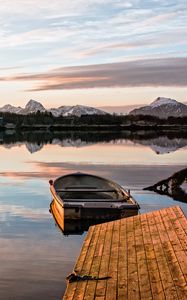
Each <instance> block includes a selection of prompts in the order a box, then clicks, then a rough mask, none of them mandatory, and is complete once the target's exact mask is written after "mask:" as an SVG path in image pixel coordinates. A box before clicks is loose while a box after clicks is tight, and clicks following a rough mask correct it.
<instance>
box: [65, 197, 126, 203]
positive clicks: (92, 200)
mask: <svg viewBox="0 0 187 300" xmlns="http://www.w3.org/2000/svg"><path fill="white" fill-rule="evenodd" d="M63 202H64V203H65V202H84V203H86V202H94V203H96V202H99V203H101V202H111V203H118V202H123V203H124V202H127V201H126V199H123V198H122V199H106V198H103V199H71V198H70V199H64V198H63Z"/></svg>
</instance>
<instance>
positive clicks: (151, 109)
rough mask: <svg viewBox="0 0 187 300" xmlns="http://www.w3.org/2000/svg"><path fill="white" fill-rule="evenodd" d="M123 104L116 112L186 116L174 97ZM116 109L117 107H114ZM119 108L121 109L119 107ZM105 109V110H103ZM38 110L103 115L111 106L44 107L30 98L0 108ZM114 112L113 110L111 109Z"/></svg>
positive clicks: (185, 109) (23, 111) (186, 110)
mask: <svg viewBox="0 0 187 300" xmlns="http://www.w3.org/2000/svg"><path fill="white" fill-rule="evenodd" d="M124 107H125V106H121V107H118V108H119V109H118V111H117V114H120V110H121V114H127V113H129V114H131V115H150V116H156V117H159V118H168V117H170V116H173V117H184V116H187V105H186V104H184V103H181V102H178V101H176V100H174V99H170V98H165V97H158V98H157V99H156V100H154V101H153V102H152V103H151V104H150V105H146V106H145V105H144V106H141V107H138V108H137V107H136V108H135V109H134V106H133V105H129V106H126V107H127V109H126V110H125V109H123V111H122V108H124ZM115 108H116V109H117V107H115ZM120 108H121V109H120ZM105 109H106V111H105ZM38 111H40V112H51V113H52V115H53V116H55V117H59V116H78V117H80V116H81V115H94V114H96V115H104V114H110V113H112V107H107V106H106V107H101V108H94V107H90V106H84V105H75V106H67V105H66V106H65V105H64V106H60V107H58V108H50V109H46V108H45V107H44V106H43V105H42V104H41V103H40V102H38V101H35V100H30V101H29V102H28V103H27V104H26V106H25V107H24V108H22V107H20V106H18V107H15V106H12V105H10V104H7V105H4V106H3V107H1V108H0V112H10V113H15V114H23V115H27V114H31V113H37V112H38ZM113 112H114V111H113Z"/></svg>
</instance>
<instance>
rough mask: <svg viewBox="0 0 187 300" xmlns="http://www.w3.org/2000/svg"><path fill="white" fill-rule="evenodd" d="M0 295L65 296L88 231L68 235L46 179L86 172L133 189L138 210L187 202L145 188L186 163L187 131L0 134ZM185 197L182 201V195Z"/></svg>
mask: <svg viewBox="0 0 187 300" xmlns="http://www.w3.org/2000/svg"><path fill="white" fill-rule="evenodd" d="M0 154H1V155H0V187H1V188H0V266H1V267H0V299H8V300H10V299H11V300H13V299H14V300H18V299H19V300H22V299H24V300H25V299H26V300H41V299H45V300H51V299H57V300H58V299H59V300H60V299H61V297H62V296H63V293H64V290H65V287H66V282H65V277H66V275H67V274H68V273H70V272H71V270H72V269H73V266H74V264H75V261H76V257H77V256H78V254H79V251H80V248H81V244H82V242H83V239H84V237H85V234H86V232H84V233H82V234H78V235H76V234H74V235H67V236H64V235H63V233H62V232H60V230H59V229H58V228H57V227H56V226H55V222H54V220H53V218H52V216H51V214H50V213H49V206H50V202H51V200H52V199H51V195H50V192H49V184H48V180H49V179H55V178H56V177H58V176H59V175H62V174H66V173H70V172H75V171H83V172H88V173H92V174H96V175H99V176H103V177H106V178H109V179H112V180H114V181H116V182H117V183H119V184H120V185H122V186H124V187H125V188H126V189H130V190H131V194H132V195H133V196H134V198H135V199H136V200H137V201H138V203H139V204H140V206H141V210H140V213H144V212H147V211H152V210H156V209H160V208H163V207H167V206H172V205H180V207H181V208H182V209H183V211H184V212H185V214H187V204H186V203H184V202H180V201H176V200H175V201H174V200H173V199H171V198H169V197H167V196H161V195H157V194H155V193H152V192H148V191H143V190H142V189H143V188H144V187H146V186H149V185H151V184H154V183H156V182H157V181H159V180H161V179H165V178H167V177H169V176H170V175H172V174H173V173H174V172H177V171H179V170H181V169H183V168H186V167H187V137H186V136H185V135H184V136H180V135H177V134H175V135H173V134H168V133H167V134H162V135H160V136H157V135H156V134H154V133H150V134H149V135H145V134H144V133H142V134H139V135H135V134H133V135H132V134H130V133H128V134H125V135H118V134H117V133H116V135H115V134H114V133H103V134H98V133H94V134H93V133H87V134H85V133H84V135H82V134H78V133H71V134H66V135H64V134H60V133H59V134H57V135H50V136H46V135H45V134H43V133H40V134H39V133H38V134H36V135H35V134H32V135H31V134H30V135H29V134H25V135H23V136H22V135H21V136H20V134H15V133H13V132H7V133H6V134H2V133H1V135H0ZM179 200H180V199H179Z"/></svg>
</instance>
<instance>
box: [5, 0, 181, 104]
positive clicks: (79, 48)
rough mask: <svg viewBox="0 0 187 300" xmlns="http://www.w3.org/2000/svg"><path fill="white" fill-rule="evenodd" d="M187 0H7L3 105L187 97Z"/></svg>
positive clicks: (93, 102)
mask: <svg viewBox="0 0 187 300" xmlns="http://www.w3.org/2000/svg"><path fill="white" fill-rule="evenodd" d="M186 24H187V2H186V0H179V1H177V0H175V1H173V0H165V1H161V0H152V1H149V0H141V1H140V0H127V1H125V0H115V1H114V0H74V1H73V0H72V1H70V0H53V1H51V0H50V1H49V0H14V1H10V0H0V90H1V96H0V106H3V105H5V104H7V103H10V104H12V105H15V106H18V105H19V106H22V107H24V106H25V104H26V103H27V102H28V101H29V99H34V100H37V101H39V102H41V103H42V104H43V105H44V106H45V107H46V108H50V107H58V106H61V105H76V104H82V105H88V106H106V105H107V106H117V105H120V106H121V105H133V104H141V103H142V104H145V103H150V102H152V101H153V100H154V99H155V98H157V97H159V96H164V97H169V98H174V99H176V100H178V101H181V102H186V101H187V97H186V92H187V38H186V36H187V25H186Z"/></svg>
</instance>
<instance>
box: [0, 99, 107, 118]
mask: <svg viewBox="0 0 187 300" xmlns="http://www.w3.org/2000/svg"><path fill="white" fill-rule="evenodd" d="M38 111H40V112H51V113H52V115H53V116H55V117H59V116H72V115H74V116H78V117H80V116H81V115H94V114H96V115H104V114H107V112H105V111H103V110H101V109H97V108H94V107H90V106H84V105H75V106H60V107H58V108H50V109H46V108H45V107H44V106H43V105H42V104H41V103H40V102H38V101H35V100H29V102H28V103H27V104H26V106H25V107H24V108H22V107H20V106H18V107H16V106H13V105H11V104H7V105H4V106H3V107H1V108H0V112H10V113H15V114H22V115H27V114H32V113H37V112H38Z"/></svg>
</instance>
